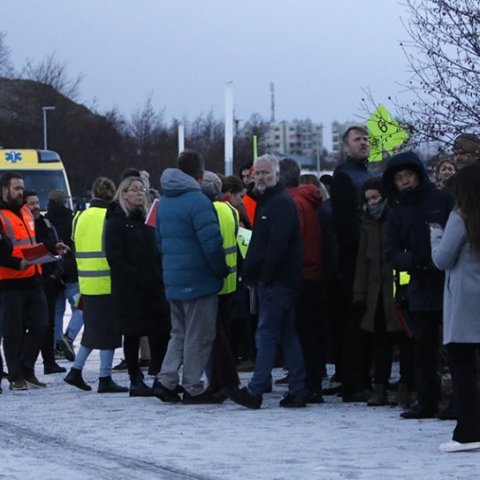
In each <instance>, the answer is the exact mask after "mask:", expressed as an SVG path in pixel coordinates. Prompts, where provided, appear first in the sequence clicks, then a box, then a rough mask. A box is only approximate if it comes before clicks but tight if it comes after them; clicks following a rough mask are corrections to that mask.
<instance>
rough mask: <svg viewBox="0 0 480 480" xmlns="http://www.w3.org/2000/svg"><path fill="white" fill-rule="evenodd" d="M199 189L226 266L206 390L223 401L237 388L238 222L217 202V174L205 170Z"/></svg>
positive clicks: (234, 213)
mask: <svg viewBox="0 0 480 480" xmlns="http://www.w3.org/2000/svg"><path fill="white" fill-rule="evenodd" d="M201 187H202V191H203V193H205V195H207V197H208V198H210V200H212V201H213V206H214V207H215V210H216V212H217V217H218V224H219V226H220V234H221V235H222V239H223V250H224V252H225V261H226V263H227V266H228V275H227V276H226V277H225V279H224V280H223V287H222V290H220V292H219V293H218V295H219V297H218V310H217V333H216V336H215V340H214V342H213V345H212V353H211V355H210V362H209V364H208V366H207V375H208V380H209V385H208V390H209V391H210V392H211V393H212V395H214V396H216V397H217V398H218V400H219V402H220V401H223V400H225V399H226V395H225V394H224V392H225V391H227V390H229V389H232V388H237V387H238V386H239V385H240V379H239V377H238V372H237V369H236V367H235V360H234V358H233V354H232V350H231V347H230V318H231V315H230V310H231V300H232V295H233V293H234V292H235V291H236V289H237V233H238V225H239V221H240V220H239V215H238V212H237V210H236V209H235V207H233V206H232V205H230V204H229V203H228V202H220V201H218V200H217V199H218V197H219V195H220V193H221V191H222V181H221V180H220V178H219V177H218V175H216V174H215V173H213V172H209V171H208V170H207V171H205V172H204V174H203V180H202V183H201Z"/></svg>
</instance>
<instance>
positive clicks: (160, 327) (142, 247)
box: [105, 202, 170, 336]
mask: <svg viewBox="0 0 480 480" xmlns="http://www.w3.org/2000/svg"><path fill="white" fill-rule="evenodd" d="M144 221H145V219H144V218H143V216H142V215H141V214H140V213H134V214H132V215H131V216H130V217H127V216H126V215H125V213H124V212H123V210H122V209H121V207H120V205H118V204H117V203H116V202H114V203H112V204H111V205H110V206H109V208H108V212H107V224H106V238H105V248H106V254H107V260H108V263H109V265H110V269H111V278H112V300H113V313H114V318H115V321H116V323H117V329H118V331H119V332H120V333H122V334H123V335H129V336H144V335H155V334H159V333H162V332H165V330H166V329H169V328H170V312H169V307H168V303H167V301H166V299H165V292H164V286H163V280H162V270H161V264H162V262H161V258H160V253H159V252H158V249H157V244H156V239H155V229H154V228H151V227H148V226H146V225H145V223H144Z"/></svg>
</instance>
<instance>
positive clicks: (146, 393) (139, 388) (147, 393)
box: [128, 376, 154, 397]
mask: <svg viewBox="0 0 480 480" xmlns="http://www.w3.org/2000/svg"><path fill="white" fill-rule="evenodd" d="M128 394H129V396H130V397H153V396H154V395H153V388H150V387H149V386H148V385H146V384H145V382H144V381H143V380H142V379H141V378H140V377H139V376H134V377H131V378H130V388H129V390H128Z"/></svg>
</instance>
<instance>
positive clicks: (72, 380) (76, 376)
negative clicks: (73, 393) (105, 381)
mask: <svg viewBox="0 0 480 480" xmlns="http://www.w3.org/2000/svg"><path fill="white" fill-rule="evenodd" d="M63 381H64V382H66V383H68V384H69V385H73V386H74V387H77V388H79V389H80V390H85V391H86V392H89V391H90V390H91V389H92V387H91V386H90V385H88V384H87V383H85V380H84V379H83V377H82V371H81V370H79V369H78V368H73V367H72V368H71V369H70V371H69V372H68V374H67V376H66V377H65V378H64V379H63Z"/></svg>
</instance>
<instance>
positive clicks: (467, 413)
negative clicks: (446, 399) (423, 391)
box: [447, 343, 480, 443]
mask: <svg viewBox="0 0 480 480" xmlns="http://www.w3.org/2000/svg"><path fill="white" fill-rule="evenodd" d="M447 351H448V356H449V358H450V372H451V374H452V381H453V402H454V405H455V411H456V413H457V426H456V427H455V430H454V431H453V440H456V441H457V442H461V443H468V442H480V396H479V392H478V384H477V381H478V367H477V353H480V344H479V343H449V344H448V345H447Z"/></svg>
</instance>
